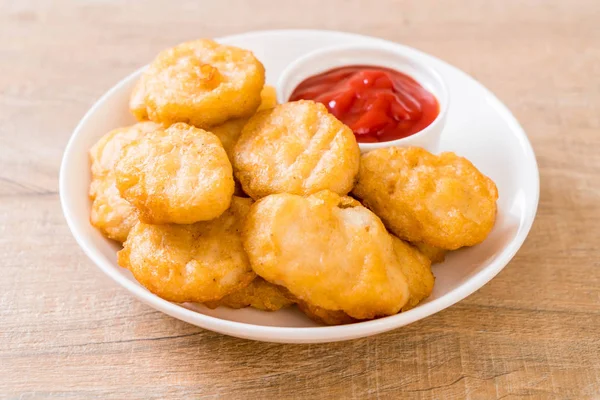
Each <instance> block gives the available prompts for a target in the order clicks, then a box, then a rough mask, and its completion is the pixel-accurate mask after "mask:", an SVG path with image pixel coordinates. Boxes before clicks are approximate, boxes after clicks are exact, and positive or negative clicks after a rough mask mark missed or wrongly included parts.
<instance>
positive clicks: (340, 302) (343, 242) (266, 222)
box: [243, 191, 409, 319]
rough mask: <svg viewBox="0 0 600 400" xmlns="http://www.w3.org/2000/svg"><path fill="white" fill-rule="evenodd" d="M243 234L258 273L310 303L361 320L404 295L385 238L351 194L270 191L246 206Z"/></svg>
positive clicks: (395, 307)
mask: <svg viewBox="0 0 600 400" xmlns="http://www.w3.org/2000/svg"><path fill="white" fill-rule="evenodd" d="M243 238H244V248H245V249H246V252H247V253H248V258H249V260H250V264H251V265H252V268H253V269H254V271H255V272H256V273H257V274H258V275H260V276H261V277H263V278H264V279H266V280H267V281H269V282H271V283H274V284H278V285H281V286H284V287H285V288H287V289H288V290H289V291H290V292H291V293H292V294H293V295H294V296H296V297H297V298H298V299H300V300H303V301H305V302H308V303H310V304H313V305H315V306H318V307H322V308H325V309H328V310H342V311H344V312H346V313H347V314H349V315H350V316H352V317H353V318H357V319H368V318H374V317H377V316H384V315H391V314H395V313H397V312H398V311H400V309H401V308H402V307H403V306H404V305H405V304H406V302H407V301H408V297H409V290H408V283H407V280H406V277H405V276H404V274H403V273H402V269H401V266H400V263H399V262H398V259H397V257H396V253H395V252H394V247H393V244H392V237H391V236H390V235H389V234H388V232H387V231H386V230H385V227H384V226H383V223H382V222H381V220H380V219H379V218H378V217H377V216H376V215H375V214H373V213H372V212H371V211H369V210H368V209H366V208H365V207H363V206H361V205H360V203H358V202H357V201H356V200H354V199H352V198H350V197H346V196H339V195H337V194H336V193H333V192H331V191H322V192H318V193H315V194H313V195H311V196H308V197H302V196H298V195H292V194H287V193H284V194H276V195H270V196H268V197H265V198H263V199H261V200H260V201H258V202H257V203H255V204H254V205H253V207H252V209H251V211H250V213H249V215H248V218H247V219H246V224H245V228H244V232H243Z"/></svg>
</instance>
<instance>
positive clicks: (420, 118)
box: [290, 65, 440, 143]
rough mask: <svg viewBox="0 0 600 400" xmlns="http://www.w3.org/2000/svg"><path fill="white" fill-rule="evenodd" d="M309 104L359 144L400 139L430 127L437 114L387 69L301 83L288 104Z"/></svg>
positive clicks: (432, 103)
mask: <svg viewBox="0 0 600 400" xmlns="http://www.w3.org/2000/svg"><path fill="white" fill-rule="evenodd" d="M301 99H305V100H314V101H317V102H319V103H323V104H324V105H325V106H326V107H327V109H328V110H329V112H330V113H332V114H333V115H335V116H336V118H337V119H339V120H340V121H342V122H343V123H345V124H346V125H348V126H349V127H350V128H351V129H352V130H353V131H354V135H355V136H356V140H357V141H358V142H360V143H372V142H387V141H390V140H396V139H401V138H405V137H407V136H410V135H414V134H415V133H417V132H419V131H421V130H423V129H424V128H426V127H427V126H429V125H430V124H431V123H432V122H433V121H434V120H435V118H436V117H437V116H438V114H439V113H440V106H439V104H438V102H437V99H436V98H435V96H434V95H433V94H431V93H430V92H428V91H427V90H426V89H425V88H423V87H422V86H421V85H419V84H418V83H417V82H416V81H415V80H414V79H413V78H411V77H410V76H408V75H405V74H403V73H401V72H398V71H395V70H393V69H390V68H384V67H375V66H367V65H352V66H347V67H340V68H335V69H332V70H330V71H326V72H323V73H320V74H318V75H315V76H311V77H310V78H308V79H306V80H304V81H303V82H302V83H300V84H299V85H298V87H296V89H294V92H293V93H292V95H291V96H290V101H295V100H301Z"/></svg>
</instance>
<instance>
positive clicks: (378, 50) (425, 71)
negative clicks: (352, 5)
mask: <svg viewBox="0 0 600 400" xmlns="http://www.w3.org/2000/svg"><path fill="white" fill-rule="evenodd" d="M351 65H369V66H379V67H386V68H391V69H394V70H396V71H400V72H402V73H404V74H406V75H408V76H410V77H411V78H413V79H414V80H416V81H417V82H418V83H419V84H420V85H421V86H423V87H424V88H425V89H427V90H428V91H429V92H431V93H432V94H433V95H434V96H435V97H436V99H437V101H438V104H439V107H440V112H439V114H438V116H437V117H436V119H435V120H433V122H432V123H431V124H430V125H429V126H427V127H426V128H425V129H423V130H421V131H420V132H417V133H415V134H414V135H411V136H408V137H405V138H402V139H397V140H390V141H387V142H377V143H359V147H360V149H361V151H362V152H367V151H370V150H374V149H378V148H381V147H391V146H419V147H423V148H425V149H427V150H429V151H431V152H434V153H435V152H437V151H438V146H439V143H440V138H441V136H442V131H443V130H444V125H445V123H446V114H447V111H448V107H449V105H450V95H449V93H448V87H447V86H446V83H445V82H444V80H443V79H442V77H441V76H440V74H439V73H438V72H437V71H436V70H435V69H434V68H432V67H431V66H429V65H427V64H426V63H423V62H421V61H419V60H417V59H415V57H414V56H412V55H410V54H409V53H408V52H405V51H404V50H403V49H402V48H398V47H396V46H386V45H384V44H381V45H377V46H354V45H350V46H335V47H327V48H323V49H319V50H316V51H313V52H311V53H308V54H306V55H304V56H303V57H300V58H298V59H297V60H295V61H294V62H292V63H290V64H289V65H288V67H287V68H286V69H285V70H284V71H283V72H282V74H281V75H280V78H279V81H278V83H277V98H278V99H279V101H280V102H286V101H288V100H289V98H290V96H291V95H292V93H293V91H294V89H296V87H298V85H299V84H300V83H301V82H302V81H304V80H305V79H307V78H309V77H311V76H313V75H317V74H319V73H321V72H325V71H329V70H331V69H334V68H338V67H343V66H351Z"/></svg>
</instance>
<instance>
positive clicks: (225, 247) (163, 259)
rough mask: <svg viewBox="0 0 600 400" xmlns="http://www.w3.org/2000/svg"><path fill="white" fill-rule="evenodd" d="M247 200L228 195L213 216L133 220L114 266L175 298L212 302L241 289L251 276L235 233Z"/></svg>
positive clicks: (146, 285)
mask: <svg viewBox="0 0 600 400" xmlns="http://www.w3.org/2000/svg"><path fill="white" fill-rule="evenodd" d="M251 204H252V200H251V199H243V198H239V197H234V198H233V200H232V202H231V207H230V208H229V209H228V210H227V211H225V213H223V215H221V216H220V217H219V218H217V219H214V220H212V221H205V222H197V223H195V224H191V225H174V224H167V225H148V224H145V223H143V222H139V223H138V224H136V225H135V227H134V228H133V229H132V230H131V233H130V234H129V237H128V238H127V240H126V241H125V244H124V246H123V250H121V251H119V253H118V262H119V265H120V266H121V267H124V268H127V269H128V270H129V271H131V273H132V274H133V276H134V277H135V279H137V281H138V282H140V283H141V284H142V285H143V286H145V287H146V288H147V289H148V290H150V291H151V292H152V293H154V294H156V295H158V296H160V297H162V298H163V299H166V300H169V301H174V302H177V303H183V302H207V301H215V300H219V299H221V298H222V297H224V296H227V295H228V294H230V293H233V292H236V291H238V290H241V289H242V288H244V287H245V286H247V285H248V284H250V282H252V280H253V279H254V278H255V277H256V275H255V274H254V272H252V269H251V268H250V264H249V263H248V257H247V256H246V253H245V251H244V249H243V247H242V240H241V236H240V231H241V228H242V224H243V221H244V218H245V216H246V214H247V213H248V211H249V209H250V205H251Z"/></svg>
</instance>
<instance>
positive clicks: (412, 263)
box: [391, 235, 435, 311]
mask: <svg viewBox="0 0 600 400" xmlns="http://www.w3.org/2000/svg"><path fill="white" fill-rule="evenodd" d="M391 236H392V240H393V242H394V252H395V253H396V257H397V258H398V261H399V262H400V268H401V270H402V273H403V274H404V276H405V277H406V279H407V280H408V292H409V293H410V297H409V298H408V302H407V303H406V304H405V305H404V307H402V311H408V310H410V309H411V308H414V307H415V306H416V305H417V304H419V303H420V302H421V301H422V300H423V299H425V298H427V297H429V295H430V294H431V292H432V291H433V284H434V282H435V277H434V276H433V273H432V272H431V260H429V258H427V256H425V255H424V254H423V253H421V252H420V251H419V250H417V249H416V248H415V247H413V246H411V245H410V244H408V243H406V242H404V241H403V240H400V239H398V238H397V237H396V236H394V235H391Z"/></svg>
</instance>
